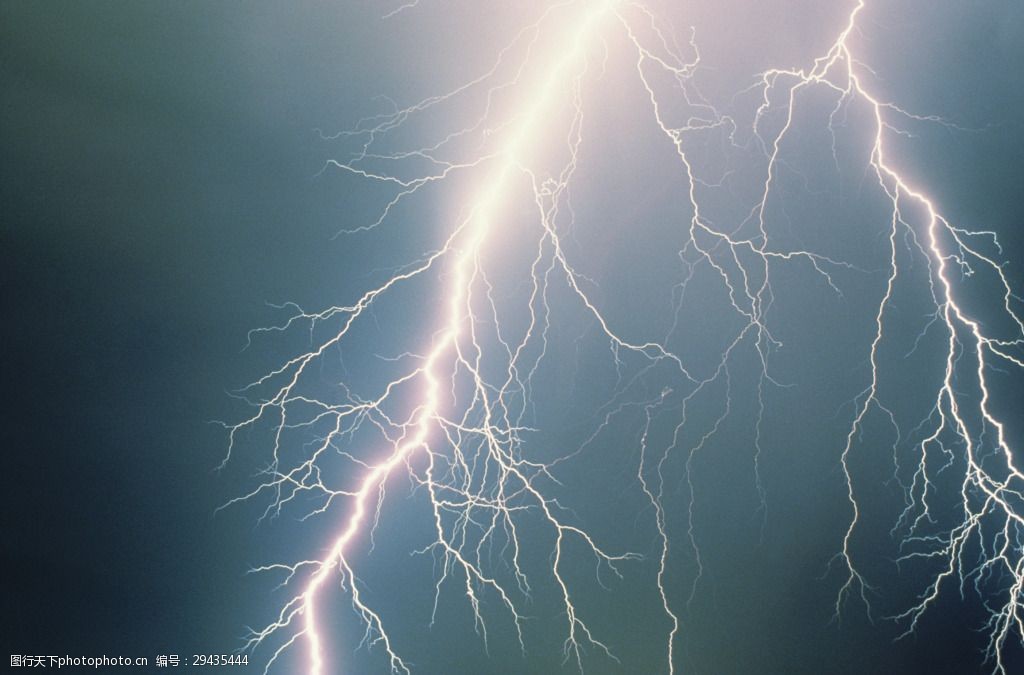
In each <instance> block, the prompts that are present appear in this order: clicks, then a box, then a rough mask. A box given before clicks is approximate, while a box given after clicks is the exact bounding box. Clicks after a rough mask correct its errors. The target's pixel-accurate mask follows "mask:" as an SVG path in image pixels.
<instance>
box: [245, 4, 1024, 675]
mask: <svg viewBox="0 0 1024 675" xmlns="http://www.w3.org/2000/svg"><path fill="white" fill-rule="evenodd" d="M418 11H429V8H420V7H418V6H415V3H414V4H413V5H411V6H409V7H408V8H406V9H403V10H402V11H401V12H399V13H398V14H397V15H395V16H394V17H392V18H393V19H394V18H395V17H398V16H401V14H403V13H405V12H418ZM865 11H866V9H865V7H864V5H863V4H857V5H855V6H852V7H850V8H849V12H848V13H847V14H846V15H844V16H842V17H841V21H839V22H838V24H837V25H835V27H834V29H833V31H832V34H831V35H830V36H828V39H822V40H820V41H819V42H820V43H821V44H822V45H823V46H824V48H823V51H822V52H821V53H820V54H819V55H818V56H817V58H815V59H812V60H810V61H808V62H807V63H804V64H797V65H795V66H793V65H789V64H787V65H786V66H785V67H779V68H772V69H768V70H765V71H764V72H762V73H759V74H757V75H756V76H755V77H754V78H753V79H752V80H749V81H748V82H746V83H745V84H746V86H745V87H743V88H740V89H739V91H738V92H736V93H735V94H734V95H733V96H732V97H731V98H729V99H728V102H727V104H721V103H715V102H714V101H712V100H711V99H710V98H709V97H706V96H705V95H704V94H703V88H702V86H701V74H702V72H704V69H705V68H706V67H707V68H710V67H711V65H709V64H705V63H704V62H703V61H702V59H701V52H700V49H699V44H700V43H699V40H698V39H697V36H695V35H694V34H693V33H692V32H689V31H686V32H681V31H679V30H677V29H675V28H673V26H672V25H671V24H670V23H668V22H667V21H666V17H662V16H660V15H659V14H657V13H655V12H654V11H652V10H650V9H648V8H647V7H645V6H644V5H642V4H639V3H633V2H626V1H625V0H622V1H619V2H616V1H614V0H600V1H596V2H594V1H591V2H584V1H582V0H566V1H564V2H559V3H556V4H554V5H552V6H551V7H549V8H547V9H544V10H542V11H540V12H538V14H537V15H536V16H535V17H533V18H532V19H531V20H530V21H527V22H525V23H524V25H523V26H522V28H521V29H518V30H517V31H515V32H514V34H513V35H511V36H510V38H509V41H508V42H507V43H506V44H504V45H503V46H502V47H500V48H498V49H495V50H494V56H493V60H492V61H491V62H490V63H487V64H483V65H481V66H480V68H479V69H478V72H477V73H476V74H475V75H474V76H473V77H472V78H471V79H469V80H468V81H466V82H464V83H461V84H459V85H457V86H455V87H452V88H449V89H447V90H445V91H442V92H441V93H439V94H437V95H434V96H431V97H429V98H426V99H424V100H422V101H419V102H416V103H413V104H411V105H404V104H396V105H392V104H390V103H389V104H388V107H387V108H386V109H384V110H383V111H381V112H380V113H379V114H376V115H374V116H371V117H368V118H366V119H363V120H361V121H360V122H359V123H358V124H356V126H355V127H354V128H352V129H351V130H349V131H346V132H343V133H341V134H338V135H336V136H334V137H332V139H331V140H332V141H333V142H336V143H337V144H338V147H339V148H340V151H339V154H338V156H337V159H336V160H334V161H332V162H331V163H330V165H329V167H328V169H329V170H331V171H335V172H338V173H340V174H342V175H343V176H345V177H346V179H347V180H359V181H360V182H361V183H362V184H364V185H365V186H366V187H365V188H364V189H366V190H367V191H368V194H369V195H371V197H372V198H379V199H380V208H379V210H378V211H377V212H376V214H375V215H374V216H373V217H371V218H369V219H367V220H366V221H365V222H356V223H352V224H351V225H349V226H348V227H347V228H346V231H345V232H344V233H343V235H342V236H344V237H346V238H351V239H353V240H356V239H358V238H367V237H379V238H382V239H386V240H387V241H394V242H395V243H394V246H393V255H394V257H388V258H387V259H386V260H384V261H382V265H384V266H387V270H385V271H380V270H378V271H376V272H374V273H373V281H372V282H371V283H369V284H368V286H367V288H366V289H365V290H364V291H363V292H361V293H346V294H345V295H346V299H345V300H344V301H343V303H342V304H339V305H335V306H332V307H328V308H326V309H322V310H317V311H306V310H296V311H295V312H294V313H293V314H292V315H291V316H290V317H289V318H288V319H287V320H286V321H285V322H284V323H282V324H280V325H279V326H276V327H274V328H271V329H267V330H265V331H257V333H264V332H267V333H284V334H285V335H286V336H290V337H291V338H292V339H293V340H294V339H296V336H297V337H298V338H299V339H301V340H302V341H303V343H304V345H303V346H302V347H301V348H299V349H298V350H297V351H296V352H295V355H294V356H291V357H289V358H287V359H285V360H284V361H282V362H281V363H280V365H279V367H277V368H276V369H274V370H272V371H271V372H269V373H267V374H266V375H264V376H262V377H260V378H259V379H258V380H256V381H255V382H254V383H252V384H251V385H249V386H248V387H246V388H245V389H244V390H243V391H242V395H243V396H244V397H245V399H247V400H248V401H250V402H251V403H252V406H253V410H252V413H251V415H250V416H248V417H247V418H245V419H243V420H241V421H239V422H238V423H236V424H233V425H231V426H229V430H230V437H231V442H230V450H229V454H228V457H227V458H226V460H225V463H228V462H232V461H236V458H233V454H235V453H237V452H238V451H239V450H240V449H241V448H240V447H239V444H240V443H241V442H242V439H243V438H245V439H247V440H246V445H247V446H248V445H251V444H252V441H251V440H248V439H252V438H253V436H252V433H253V432H257V433H258V434H260V435H261V437H262V438H263V439H265V443H264V444H263V445H261V446H260V447H263V448H265V449H266V454H265V456H264V458H263V464H262V472H261V475H260V480H259V481H258V482H257V483H256V484H255V485H254V486H253V488H252V490H251V491H250V492H248V493H246V494H243V495H240V496H239V497H238V498H237V499H235V500H232V502H230V504H232V505H235V504H239V503H258V504H259V505H260V508H261V512H262V515H263V517H265V518H279V517H288V518H294V517H296V516H297V517H298V518H299V519H300V520H301V521H302V522H303V523H305V524H306V525H304V526H303V527H305V528H308V529H303V530H302V531H303V532H308V536H309V539H308V540H306V541H302V542H301V543H300V544H299V545H301V546H302V547H303V549H302V550H303V553H301V554H299V555H298V556H297V559H293V560H286V561H270V562H267V563H266V564H264V565H261V566H259V568H258V569H259V570H260V571H263V572H266V573H268V574H272V575H277V576H278V577H279V581H280V582H281V588H280V589H279V591H278V592H279V593H281V597H282V598H283V600H282V601H281V605H280V611H279V612H278V613H277V614H276V616H275V617H274V618H273V619H272V620H271V621H269V622H268V623H266V624H265V625H263V626H262V627H260V628H258V629H256V630H254V632H253V634H252V636H251V639H250V641H249V643H248V646H249V647H252V648H254V649H256V650H257V652H258V653H263V654H265V656H266V658H265V662H266V664H267V669H268V671H272V670H273V669H274V668H279V669H283V670H284V671H287V672H306V673H311V674H313V675H320V674H322V673H335V672H359V669H358V668H356V667H355V666H352V665H351V663H350V662H351V661H352V659H353V658H354V652H356V651H357V650H358V649H360V648H364V649H365V650H367V652H368V654H369V656H368V657H367V658H369V659H370V662H372V663H375V664H377V665H376V668H378V669H380V670H381V671H385V670H388V669H390V670H391V671H393V672H401V673H405V672H413V671H415V670H417V665H418V662H419V661H421V660H424V659H427V658H438V657H436V656H434V657H428V656H427V655H426V654H425V653H423V648H422V645H423V644H432V645H434V650H435V651H444V650H445V647H443V645H446V644H447V645H451V644H452V642H453V641H455V642H456V644H459V646H460V647H461V642H463V641H464V640H469V639H472V640H474V641H476V642H477V643H478V644H479V646H480V647H479V649H480V653H479V657H478V658H479V659H480V661H479V664H480V665H477V666H468V665H467V664H466V663H465V662H461V664H460V668H462V669H463V671H464V672H471V671H478V670H481V671H487V672H491V671H494V672H498V671H503V669H506V668H508V665H507V664H508V663H516V664H540V665H533V666H530V668H533V669H534V670H536V671H537V672H549V671H552V670H556V669H558V668H560V667H564V668H570V669H575V670H584V671H586V670H591V669H593V670H596V671H597V672H608V671H615V672H619V671H621V672H684V671H687V670H688V665H690V663H689V660H690V656H689V649H690V648H691V647H692V645H693V644H694V643H693V641H694V640H695V639H696V638H695V637H694V636H695V635H700V634H701V633H700V631H701V630H702V627H701V626H700V620H701V616H700V613H699V612H698V611H697V608H699V607H701V606H702V603H706V602H707V600H706V595H707V594H709V593H711V594H713V593H714V589H715V588H716V587H717V585H718V584H722V583H730V582H733V580H736V581H735V582H733V583H739V584H740V587H742V583H743V581H742V579H741V578H742V577H743V575H744V574H746V575H748V576H749V574H750V572H749V569H751V568H752V569H758V568H760V567H761V566H762V565H763V563H762V562H761V561H760V560H759V558H758V556H757V549H758V546H762V547H764V546H765V545H766V544H765V541H766V540H774V539H777V538H785V537H789V538H791V539H792V537H793V532H794V531H797V530H799V529H800V528H801V527H806V526H807V523H808V518H809V517H810V516H809V515H808V514H812V515H819V517H820V518H822V519H824V520H826V521H827V522H828V523H831V524H832V526H833V527H834V536H833V539H832V544H831V545H832V551H831V553H832V554H834V555H833V556H832V558H831V560H827V559H826V560H821V561H819V562H820V565H819V566H818V567H817V568H816V569H811V570H810V572H811V573H812V574H814V575H815V578H816V579H817V580H816V581H811V580H808V581H807V582H806V583H818V584H831V585H832V589H833V590H834V599H835V602H834V605H833V606H832V607H830V610H829V612H828V614H827V615H823V617H822V621H823V623H827V622H828V621H829V619H830V618H831V619H834V620H836V621H837V622H839V623H842V622H843V621H846V620H847V617H849V616H851V615H854V614H856V615H858V616H865V615H866V616H868V617H871V618H872V619H875V620H878V621H883V620H884V621H891V622H894V623H895V625H896V626H897V627H898V630H897V632H896V635H897V636H901V637H907V636H912V634H913V633H914V631H915V630H916V628H917V627H918V625H919V623H920V622H922V621H926V620H927V617H928V616H929V613H931V612H934V611H936V609H935V608H936V607H937V606H938V605H939V604H940V603H944V602H945V601H946V600H945V599H946V596H948V595H952V596H956V595H957V594H961V595H966V594H968V593H972V594H975V595H976V596H977V597H980V598H981V600H982V602H983V604H984V606H985V607H986V610H987V614H986V618H985V619H984V620H983V621H982V622H981V624H980V625H977V626H974V628H981V629H982V630H984V631H985V635H986V636H987V639H988V642H987V650H986V651H985V653H984V654H979V655H978V660H979V662H981V661H984V662H985V663H986V664H987V666H988V668H989V669H991V670H993V671H1002V672H1006V670H1007V668H1008V666H1007V663H1008V662H1007V659H1008V658H1010V657H1008V656H1007V655H1008V654H1010V653H1011V652H1013V650H1014V649H1015V648H1016V646H1018V645H1019V644H1020V643H1021V642H1022V641H1024V614H1022V612H1024V539H1022V537H1024V503H1022V501H1024V492H1022V490H1024V473H1021V469H1020V467H1019V460H1018V459H1017V458H1016V457H1015V454H1014V450H1013V448H1012V447H1011V440H1010V436H1009V434H1010V432H1011V431H1012V430H1011V429H1010V428H1008V427H1007V426H1006V425H1007V424H1012V423H1015V422H1017V420H1016V419H1014V416H1013V410H1014V409H1013V404H1012V402H1007V401H1000V400H999V393H1000V392H1005V391H1006V381H1007V378H1013V377H1018V376H1019V369H1020V368H1021V367H1024V351H1022V349H1021V347H1022V346H1024V323H1022V321H1021V318H1020V312H1021V306H1020V305H1021V301H1020V299H1019V298H1018V297H1017V296H1016V295H1015V294H1014V292H1015V288H1016V286H1017V285H1019V282H1018V281H1017V279H1019V275H1017V276H1016V277H1015V276H1014V274H1013V270H1012V268H1011V267H1009V265H1008V264H1007V263H1006V261H1005V260H1004V259H1003V257H1002V256H1003V251H1002V248H1001V246H1000V241H999V238H998V235H997V234H996V233H995V232H991V231H972V230H970V229H967V228H965V227H962V226H960V225H959V224H956V223H953V222H950V221H949V220H948V219H947V218H946V217H944V216H943V215H942V205H943V201H942V198H941V195H933V194H930V193H929V192H928V190H927V189H926V187H925V186H922V185H919V184H918V181H917V180H915V177H914V176H912V175H910V174H909V173H907V172H905V171H902V170H901V169H900V168H899V163H898V162H897V158H895V157H894V156H893V155H894V153H895V152H896V148H897V145H898V144H897V141H898V139H899V138H900V137H901V136H902V135H904V134H909V133H911V132H913V131H914V130H915V129H917V128H919V127H920V126H922V125H948V124H949V123H948V122H945V121H943V120H941V119H939V118H936V117H932V116H930V115H927V114H922V113H921V112H919V111H915V110H910V109H908V108H907V107H906V106H904V105H902V104H901V102H899V101H890V100H888V99H885V98H882V97H881V95H880V94H878V93H876V91H875V88H874V86H873V85H874V83H875V82H876V81H877V79H878V75H877V74H876V73H874V71H872V70H871V68H870V67H868V66H867V65H865V63H864V61H863V58H864V57H862V56H861V55H860V54H859V52H858V51H857V49H858V46H859V44H860V42H861V40H860V35H861V33H862V32H863V31H866V30H867V28H866V27H865V26H864V25H863V19H864V16H863V15H864V12H865ZM951 133H966V132H962V131H958V130H956V129H952V130H951ZM900 147H901V146H900ZM640 158H642V161H638V159H640ZM645 165H651V166H657V167H658V169H657V170H656V171H651V170H647V171H645V169H644V167H645ZM435 212H436V213H439V214H441V215H440V216H437V217H435V216H433V215H430V216H429V217H425V214H434V213H435ZM637 261H639V262H637ZM652 288H655V289H657V290H656V291H654V292H652V291H651V289H652ZM992 297H995V298H996V300H997V302H996V303H995V306H994V308H993V303H992V302H991V298H992ZM265 338H266V336H263V335H255V336H254V339H260V340H263V339H265ZM1018 417H1019V414H1018ZM795 444H799V445H801V446H807V447H814V448H816V450H815V452H814V457H813V459H812V460H810V462H807V465H806V466H801V465H800V464H799V463H797V462H796V460H795V459H794V457H795V455H794V453H792V452H791V448H792V447H793V446H794V445H795ZM247 449H248V448H247ZM800 461H803V460H800ZM816 463H818V464H820V466H826V465H827V466H831V467H832V468H833V469H834V471H833V472H832V474H831V476H830V477H829V480H828V482H827V483H822V482H821V481H820V480H818V479H817V478H815V479H812V478H811V477H813V476H818V475H826V476H828V474H827V473H826V474H819V473H816V467H815V466H814V465H815V464H816ZM879 467H882V468H883V469H884V473H885V476H886V480H885V483H884V485H882V486H879V485H878V481H877V475H878V473H879V471H880V470H881V469H879ZM873 476H874V478H873ZM782 482H785V483H786V484H787V486H788V487H786V488H782V487H781V484H782ZM794 500H795V501H794ZM800 500H803V501H804V503H805V505H804V509H803V512H800V511H799V510H795V509H794V508H793V504H794V503H798V502H799V501H800ZM623 524H626V525H627V527H623ZM786 533H788V534H786ZM759 541H760V542H761V543H760V544H758V542H759ZM793 541H798V540H793ZM740 549H742V550H743V551H744V552H743V553H740ZM744 568H746V570H747V571H746V572H745V569H744ZM922 580H923V581H922ZM897 582H898V583H897ZM908 584H909V585H910V586H912V587H910V586H908ZM886 589H894V590H892V591H890V592H889V594H888V595H887V594H885V593H884V592H883V591H884V590H886ZM738 596H739V597H741V598H742V596H743V594H742V593H739V594H738ZM630 617H642V620H640V619H638V618H637V619H630ZM740 625H742V619H741V618H737V619H736V623H735V624H734V626H740ZM839 629H840V630H841V627H840V628H839ZM554 636H557V639H555V638H554ZM652 645H656V646H657V647H656V648H654V647H652ZM361 658H362V657H361ZM442 662H443V661H442ZM448 663H449V665H448V666H447V667H448V668H449V669H451V668H452V667H454V666H453V665H452V663H454V662H448ZM487 664H489V665H487ZM494 664H499V665H494ZM523 668H527V666H526V665H516V666H514V667H511V668H508V669H509V670H510V671H521V670H522V669H523Z"/></svg>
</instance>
